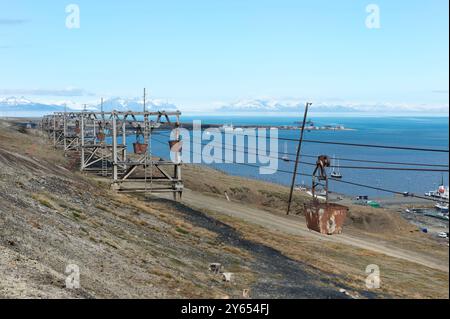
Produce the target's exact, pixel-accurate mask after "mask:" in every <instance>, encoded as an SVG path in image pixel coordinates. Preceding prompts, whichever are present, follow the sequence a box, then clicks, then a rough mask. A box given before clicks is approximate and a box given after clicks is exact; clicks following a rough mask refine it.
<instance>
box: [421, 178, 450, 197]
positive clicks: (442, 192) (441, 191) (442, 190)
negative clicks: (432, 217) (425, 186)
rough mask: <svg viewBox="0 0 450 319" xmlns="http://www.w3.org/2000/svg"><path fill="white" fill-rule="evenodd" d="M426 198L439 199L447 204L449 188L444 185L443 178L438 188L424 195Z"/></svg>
mask: <svg viewBox="0 0 450 319" xmlns="http://www.w3.org/2000/svg"><path fill="white" fill-rule="evenodd" d="M425 196H427V197H434V198H440V199H442V200H443V201H444V202H448V200H449V187H448V186H445V185H444V178H443V177H442V182H441V185H440V186H439V188H438V189H437V190H436V191H431V192H428V193H425Z"/></svg>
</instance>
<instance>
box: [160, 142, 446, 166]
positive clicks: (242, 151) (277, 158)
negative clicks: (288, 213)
mask: <svg viewBox="0 0 450 319" xmlns="http://www.w3.org/2000/svg"><path fill="white" fill-rule="evenodd" d="M159 135H161V136H166V137H170V136H167V135H163V134H159ZM192 143H193V144H196V145H202V146H207V145H208V144H205V143H204V142H203V143H202V142H200V143H199V142H195V141H192ZM223 148H224V149H225V150H230V151H233V152H237V153H241V154H247V155H259V154H257V153H253V152H250V151H249V150H245V149H244V150H238V149H237V148H236V149H234V148H229V147H223ZM302 156H304V155H302ZM265 157H267V158H271V159H276V160H281V161H284V162H289V163H293V162H294V161H293V160H286V159H284V158H282V157H279V156H278V157H275V156H270V155H265ZM314 158H315V159H317V156H315V157H314ZM299 163H300V164H303V165H308V166H314V167H315V166H316V164H315V163H309V162H304V161H299ZM331 168H337V166H331ZM339 168H343V169H359V170H383V171H408V172H439V173H444V172H447V171H448V170H445V169H429V168H400V167H398V168H397V167H368V166H339Z"/></svg>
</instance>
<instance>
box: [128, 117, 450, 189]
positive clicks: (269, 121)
mask: <svg viewBox="0 0 450 319" xmlns="http://www.w3.org/2000/svg"><path fill="white" fill-rule="evenodd" d="M192 120H201V121H202V123H204V124H233V125H234V126H240V125H242V126H253V127H256V126H258V125H264V126H277V127H279V126H283V125H288V126H294V125H297V126H298V125H299V124H298V122H300V121H301V120H302V119H301V117H300V116H299V118H295V117H293V116H272V117H267V116H183V117H182V122H184V123H186V122H190V121H192ZM311 120H312V121H313V122H314V124H315V125H316V126H324V125H343V126H345V127H346V128H348V129H352V130H345V131H311V132H305V139H308V140H320V141H332V142H344V143H358V144H375V145H390V146H401V147H418V148H429V149H446V150H447V149H448V147H449V131H448V130H449V118H448V117H320V118H311ZM278 135H279V137H281V138H289V139H298V138H299V136H300V131H299V130H279V133H278ZM130 139H132V138H130ZM154 140H155V141H154V142H153V143H152V150H153V152H154V153H155V154H158V155H159V156H161V157H165V158H168V157H169V150H168V146H167V143H161V141H163V142H164V141H165V142H167V140H168V138H166V137H164V136H155V137H154ZM129 143H130V142H129ZM204 143H208V141H204ZM286 143H287V148H288V153H292V154H295V153H296V150H297V145H298V142H296V141H288V142H286ZM284 145H285V142H284V141H279V156H280V157H281V156H282V155H283V154H284V148H285V146H284ZM249 152H254V149H250V150H249ZM302 154H304V155H314V156H318V155H322V154H323V155H328V156H329V157H330V158H333V156H335V157H336V158H345V159H357V160H370V161H381V162H407V163H423V164H438V165H448V162H449V155H448V153H440V152H419V151H410V150H394V149H381V148H367V147H351V146H340V145H325V144H313V143H304V144H303V147H302ZM290 159H291V160H295V156H292V155H291V156H290ZM301 161H305V162H309V163H314V162H315V160H314V158H305V157H303V158H301ZM278 164H279V169H280V172H276V173H275V174H272V175H261V174H260V173H259V169H258V168H254V167H248V166H244V165H236V164H210V165H209V166H211V167H213V168H216V169H218V170H221V171H224V172H226V173H229V174H232V175H237V176H243V177H248V178H254V179H259V180H264V181H269V182H273V183H278V184H283V185H289V184H290V182H291V176H290V175H289V174H286V173H284V172H281V171H293V169H294V163H293V161H291V162H284V161H282V160H280V161H279V163H278ZM340 165H341V166H365V167H367V166H369V167H380V168H382V167H410V168H416V167H414V166H404V165H401V166H399V165H386V164H373V163H355V162H348V161H344V160H341V161H340ZM430 168H433V167H430ZM438 169H441V168H438ZM444 169H446V168H444ZM313 170H314V167H313V166H309V165H302V164H300V166H299V172H300V173H302V174H306V175H311V174H312V171H313ZM340 171H341V173H342V175H343V179H342V180H343V181H349V182H354V183H359V184H365V185H370V186H373V187H378V188H384V189H390V190H394V191H398V192H412V193H415V194H417V195H423V194H424V193H425V192H428V191H430V190H435V189H437V187H438V185H439V184H440V183H441V180H442V178H443V179H444V182H445V184H446V185H448V179H449V176H448V171H447V172H444V173H442V172H416V171H385V170H381V169H377V170H359V169H347V168H341V170H340ZM296 184H305V185H307V186H309V185H310V184H311V178H310V177H302V176H298V177H297V180H296ZM330 190H331V191H333V192H336V193H342V194H346V195H351V196H354V195H368V196H371V197H386V196H393V195H392V194H390V193H386V192H382V191H378V190H372V189H366V188H361V187H358V186H353V185H347V184H343V183H339V182H335V181H331V182H330Z"/></svg>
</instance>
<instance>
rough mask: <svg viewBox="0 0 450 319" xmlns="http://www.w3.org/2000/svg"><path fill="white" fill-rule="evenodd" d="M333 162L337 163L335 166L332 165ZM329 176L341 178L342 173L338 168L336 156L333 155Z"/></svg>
mask: <svg viewBox="0 0 450 319" xmlns="http://www.w3.org/2000/svg"><path fill="white" fill-rule="evenodd" d="M335 163H337V165H336V166H334V164H335ZM336 168H337V169H336ZM331 177H332V178H336V179H341V178H342V174H341V171H340V168H339V160H338V161H337V162H336V156H333V171H332V172H331Z"/></svg>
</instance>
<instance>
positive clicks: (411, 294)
mask: <svg viewBox="0 0 450 319" xmlns="http://www.w3.org/2000/svg"><path fill="white" fill-rule="evenodd" d="M211 215H214V217H215V218H217V219H219V220H221V221H222V222H225V223H226V224H228V225H230V226H232V227H234V228H236V229H237V230H239V231H240V233H241V234H242V236H243V237H244V238H246V239H249V240H252V241H254V242H257V243H261V244H265V245H268V246H269V247H273V248H275V249H278V250H279V251H281V252H282V253H283V254H285V255H286V256H288V257H290V258H292V259H294V260H297V261H300V262H304V263H306V264H309V265H312V266H313V267H315V268H317V269H320V270H321V271H324V272H326V273H330V274H334V275H338V276H339V278H340V279H339V280H340V281H341V282H342V283H343V284H345V285H349V286H351V287H353V288H355V289H359V290H366V287H365V279H366V277H367V274H366V273H365V270H366V267H367V266H368V265H372V264H376V265H378V266H379V267H380V270H381V280H382V286H381V288H380V290H379V292H382V293H384V294H387V295H390V296H392V297H396V298H444V299H448V297H449V292H448V282H449V276H448V273H444V272H441V271H438V270H433V269H430V268H427V267H424V266H420V265H417V264H413V263H410V262H407V261H403V260H400V259H396V258H391V257H388V256H385V255H381V254H377V253H373V252H370V251H367V250H362V249H356V248H352V247H350V246H344V245H339V244H334V243H332V242H323V241H321V242H317V241H315V240H314V239H311V238H305V237H302V236H292V235H286V234H284V233H281V232H278V231H271V230H268V229H267V228H264V227H261V226H256V225H253V224H248V223H246V222H243V221H241V220H236V219H235V218H232V217H228V216H223V215H218V214H214V213H211Z"/></svg>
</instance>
